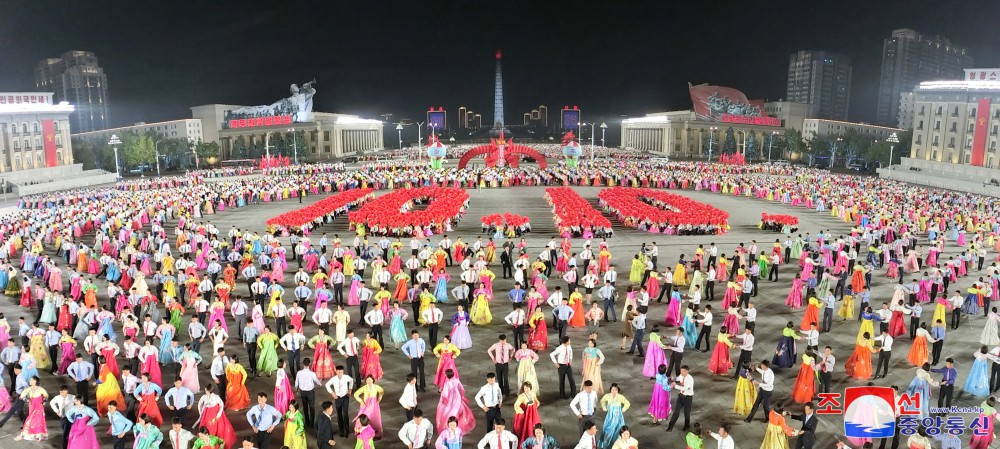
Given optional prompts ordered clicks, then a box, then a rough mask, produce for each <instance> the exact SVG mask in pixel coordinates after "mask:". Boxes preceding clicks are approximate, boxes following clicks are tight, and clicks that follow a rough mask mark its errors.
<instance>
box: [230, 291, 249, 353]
mask: <svg viewBox="0 0 1000 449" xmlns="http://www.w3.org/2000/svg"><path fill="white" fill-rule="evenodd" d="M247 311H249V308H248V307H247V303H245V302H243V296H241V295H236V300H235V301H233V304H232V306H230V308H229V313H230V314H232V315H233V319H234V320H236V327H235V328H234V329H239V330H243V328H244V327H247ZM237 333H239V332H237ZM239 338H240V342H241V343H242V342H243V336H242V335H240V336H239Z"/></svg>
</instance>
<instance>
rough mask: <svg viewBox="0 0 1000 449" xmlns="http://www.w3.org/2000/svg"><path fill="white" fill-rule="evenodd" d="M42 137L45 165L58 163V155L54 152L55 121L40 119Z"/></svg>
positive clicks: (49, 165)
mask: <svg viewBox="0 0 1000 449" xmlns="http://www.w3.org/2000/svg"><path fill="white" fill-rule="evenodd" d="M42 139H43V140H44V141H45V166H46V167H55V166H56V165H59V155H58V154H57V153H56V123H55V121H53V120H42Z"/></svg>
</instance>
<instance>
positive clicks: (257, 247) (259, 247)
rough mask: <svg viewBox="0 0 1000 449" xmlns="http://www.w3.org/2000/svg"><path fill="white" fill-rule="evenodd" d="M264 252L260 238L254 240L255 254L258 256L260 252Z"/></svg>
mask: <svg viewBox="0 0 1000 449" xmlns="http://www.w3.org/2000/svg"><path fill="white" fill-rule="evenodd" d="M262 252H264V246H263V245H262V244H261V243H260V239H256V240H254V241H253V255H254V257H257V256H259V255H260V253H262Z"/></svg>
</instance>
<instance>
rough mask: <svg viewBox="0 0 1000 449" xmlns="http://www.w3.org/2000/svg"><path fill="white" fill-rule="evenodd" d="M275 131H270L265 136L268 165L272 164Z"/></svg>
mask: <svg viewBox="0 0 1000 449" xmlns="http://www.w3.org/2000/svg"><path fill="white" fill-rule="evenodd" d="M273 132H274V131H268V132H267V133H266V134H264V153H265V154H266V155H267V161H268V164H270V163H271V133H273Z"/></svg>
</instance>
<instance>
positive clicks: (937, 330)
mask: <svg viewBox="0 0 1000 449" xmlns="http://www.w3.org/2000/svg"><path fill="white" fill-rule="evenodd" d="M944 336H945V330H944V323H943V322H942V321H941V320H937V321H935V322H934V326H932V327H931V338H933V339H934V343H933V344H932V345H931V365H937V364H938V360H940V359H941V349H942V348H943V347H944Z"/></svg>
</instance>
